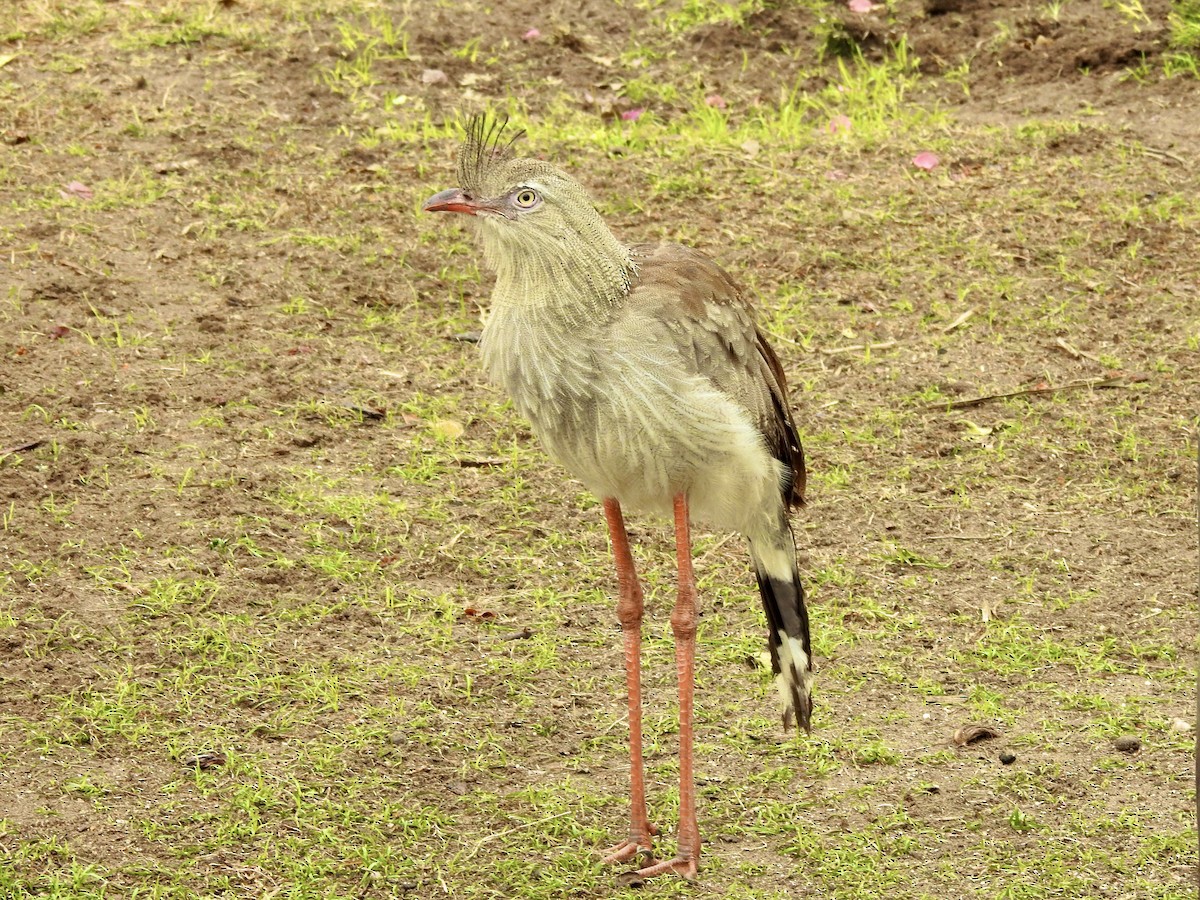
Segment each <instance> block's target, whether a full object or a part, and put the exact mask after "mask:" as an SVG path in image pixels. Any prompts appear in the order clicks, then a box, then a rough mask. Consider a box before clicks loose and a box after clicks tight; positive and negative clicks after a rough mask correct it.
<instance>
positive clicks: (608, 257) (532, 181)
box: [423, 115, 629, 284]
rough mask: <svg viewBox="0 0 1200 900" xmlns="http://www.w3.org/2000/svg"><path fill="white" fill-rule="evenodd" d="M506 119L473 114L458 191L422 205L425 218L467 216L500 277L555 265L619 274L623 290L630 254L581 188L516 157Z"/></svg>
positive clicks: (514, 136) (543, 165)
mask: <svg viewBox="0 0 1200 900" xmlns="http://www.w3.org/2000/svg"><path fill="white" fill-rule="evenodd" d="M507 124H508V123H507V120H496V119H492V118H489V117H487V116H482V115H481V116H475V117H474V118H473V119H471V122H470V124H469V126H468V127H467V136H466V139H465V140H464V141H463V144H462V146H461V147H460V148H459V151H458V183H459V186H458V187H456V188H450V189H449V190H445V191H440V192H439V193H437V194H434V195H433V196H432V197H430V198H429V199H428V200H426V201H425V204H424V207H423V208H424V210H425V211H426V212H452V213H462V214H464V215H468V216H471V217H472V218H473V220H474V222H475V224H476V225H477V226H478V228H479V232H480V234H481V236H482V238H483V244H484V249H485V251H486V253H487V256H488V258H489V260H490V261H491V262H492V264H493V265H494V266H495V267H496V268H497V269H498V270H499V271H501V272H504V271H506V270H508V271H515V272H519V271H522V270H525V269H527V268H533V269H536V270H544V269H545V268H546V267H547V266H548V265H550V264H551V263H552V262H553V261H555V260H572V261H573V262H574V263H575V264H578V265H579V266H586V265H588V264H589V262H590V263H594V264H598V265H600V266H601V267H602V268H603V269H605V270H608V271H609V272H614V269H615V270H619V277H620V280H621V281H622V282H625V283H626V284H627V278H626V275H625V269H626V268H627V265H628V258H629V257H628V250H626V248H625V247H623V246H622V245H621V244H620V243H619V242H618V241H617V240H616V238H615V237H613V235H612V232H610V231H609V229H608V226H607V225H605V224H604V220H603V219H602V218H601V217H600V214H599V213H598V212H597V211H596V208H595V206H594V205H593V204H592V201H591V198H590V197H588V194H587V191H586V190H584V188H583V186H582V185H581V184H580V183H579V182H578V181H576V180H575V179H574V178H572V177H571V176H570V175H568V174H567V173H565V172H563V171H562V170H561V169H559V168H558V167H556V166H554V165H552V164H550V163H548V162H546V161H545V160H540V159H531V158H527V157H518V156H516V154H515V153H514V152H513V144H514V143H515V142H516V141H517V140H518V139H519V138H520V137H521V136H522V135H523V134H524V132H523V131H517V132H515V133H512V132H509V131H508V129H507Z"/></svg>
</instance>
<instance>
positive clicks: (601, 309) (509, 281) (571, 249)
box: [483, 226, 633, 327]
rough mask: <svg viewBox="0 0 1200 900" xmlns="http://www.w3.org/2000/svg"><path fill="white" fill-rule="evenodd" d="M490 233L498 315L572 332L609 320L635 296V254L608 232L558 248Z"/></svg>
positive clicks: (487, 244) (571, 237) (572, 238)
mask: <svg viewBox="0 0 1200 900" xmlns="http://www.w3.org/2000/svg"><path fill="white" fill-rule="evenodd" d="M489 231H490V229H485V230H484V235H483V237H484V250H485V252H486V254H487V257H488V260H489V261H490V263H491V264H492V267H493V268H494V269H495V271H496V288H495V291H494V292H493V294H492V314H493V315H496V314H500V315H504V314H513V313H515V314H518V315H519V314H521V313H529V314H531V315H536V316H538V317H539V318H553V319H557V320H560V321H561V323H562V324H563V325H564V326H566V327H573V326H574V325H578V324H582V323H584V322H588V321H592V322H594V321H596V320H597V319H605V318H607V316H608V313H610V312H611V310H612V309H613V308H614V307H615V306H617V305H618V304H619V303H620V302H621V300H622V299H623V298H624V297H625V296H626V294H627V293H628V292H629V285H630V279H631V278H632V276H633V263H632V260H631V257H630V252H629V248H628V247H626V246H624V245H623V244H621V242H620V241H618V240H617V239H616V237H615V236H614V235H613V234H612V232H611V231H609V230H608V228H607V227H604V226H601V227H600V228H598V229H596V230H595V231H592V232H590V233H588V234H586V235H583V234H579V233H574V232H571V233H566V234H562V235H559V236H557V239H556V240H554V241H553V242H550V241H546V240H545V239H544V236H543V238H542V239H540V240H538V241H537V242H536V243H534V242H528V243H525V242H522V241H520V240H515V241H514V240H513V239H512V238H510V237H507V236H500V235H494V234H489V233H488V232H489Z"/></svg>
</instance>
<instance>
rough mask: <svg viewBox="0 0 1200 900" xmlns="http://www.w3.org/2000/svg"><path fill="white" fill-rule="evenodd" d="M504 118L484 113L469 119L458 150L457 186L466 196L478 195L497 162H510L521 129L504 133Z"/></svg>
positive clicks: (523, 132)
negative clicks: (506, 160)
mask: <svg viewBox="0 0 1200 900" xmlns="http://www.w3.org/2000/svg"><path fill="white" fill-rule="evenodd" d="M507 128H508V116H504V117H503V118H493V117H492V116H490V115H489V114H487V113H480V114H479V115H475V116H472V117H471V121H470V123H469V124H468V125H467V136H466V139H465V140H464V141H463V144H462V146H461V147H460V148H459V150H458V186H459V187H460V188H462V189H463V190H464V191H466V192H467V193H468V194H472V195H476V196H477V195H478V194H479V193H480V188H481V187H482V186H483V182H484V179H485V178H486V177H487V170H488V168H489V167H490V166H493V165H495V164H496V163H498V162H500V161H501V160H505V159H511V158H512V157H513V156H514V155H515V154H514V153H513V149H512V147H513V144H515V143H516V142H517V141H518V140H519V139H520V138H521V137H522V135H524V134H525V129H523V128H522V129H519V130H517V131H516V132H511V131H510V132H508V135H511V136H506V134H505V131H506V129H507Z"/></svg>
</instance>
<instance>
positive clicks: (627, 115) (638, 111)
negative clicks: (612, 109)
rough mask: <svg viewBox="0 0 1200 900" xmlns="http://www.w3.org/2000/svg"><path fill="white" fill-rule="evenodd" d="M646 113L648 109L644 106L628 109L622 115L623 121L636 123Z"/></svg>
mask: <svg viewBox="0 0 1200 900" xmlns="http://www.w3.org/2000/svg"><path fill="white" fill-rule="evenodd" d="M645 111H646V107H644V106H636V107H634V108H633V109H627V110H625V112H623V113H621V120H622V121H624V122H636V121H637V120H638V119H639V118H641V116H642V113H644V112H645Z"/></svg>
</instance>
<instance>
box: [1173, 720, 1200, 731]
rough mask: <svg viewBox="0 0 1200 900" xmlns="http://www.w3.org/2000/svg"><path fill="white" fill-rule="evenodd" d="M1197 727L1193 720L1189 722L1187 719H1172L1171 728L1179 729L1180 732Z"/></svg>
mask: <svg viewBox="0 0 1200 900" xmlns="http://www.w3.org/2000/svg"><path fill="white" fill-rule="evenodd" d="M1195 727H1196V726H1195V724H1194V723H1192V722H1189V721H1188V720H1187V719H1172V720H1171V730H1172V731H1178V732H1179V733H1180V734H1187V733H1188V732H1189V731H1191V730H1192V729H1193V728H1195Z"/></svg>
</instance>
